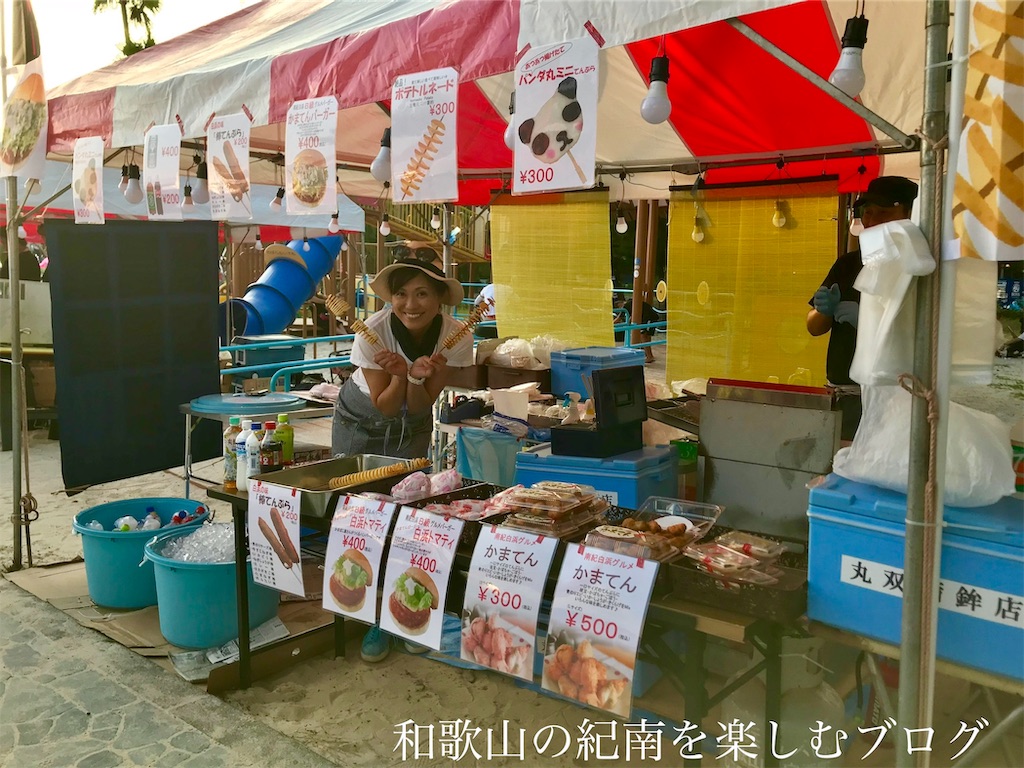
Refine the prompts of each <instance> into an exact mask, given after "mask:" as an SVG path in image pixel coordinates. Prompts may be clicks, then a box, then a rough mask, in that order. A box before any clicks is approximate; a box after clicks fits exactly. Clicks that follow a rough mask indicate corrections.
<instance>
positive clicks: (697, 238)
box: [690, 215, 704, 243]
mask: <svg viewBox="0 0 1024 768" xmlns="http://www.w3.org/2000/svg"><path fill="white" fill-rule="evenodd" d="M690 239H691V240H693V242H695V243H703V242H704V230H703V229H701V228H700V216H696V215H695V216H694V217H693V231H692V232H690Z"/></svg>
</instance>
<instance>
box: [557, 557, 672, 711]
mask: <svg viewBox="0 0 1024 768" xmlns="http://www.w3.org/2000/svg"><path fill="white" fill-rule="evenodd" d="M657 573H658V564H657V563H656V562H654V561H653V560H638V559H637V558H635V557H629V556H627V555H620V554H616V553H614V552H608V551H606V550H603V549H595V548H593V547H584V546H583V545H582V544H580V545H574V546H570V547H569V548H568V549H567V550H566V553H565V559H564V560H563V561H562V570H561V572H560V573H559V574H558V585H557V586H556V587H555V596H554V598H553V600H552V601H551V623H550V624H549V626H548V643H547V651H546V652H545V654H544V676H543V679H542V681H541V685H542V686H543V688H544V689H545V690H548V691H553V692H555V693H560V694H561V695H563V696H566V697H568V698H570V699H574V700H576V701H579V702H581V703H583V704H587V705H589V706H592V707H597V708H598V709H604V710H607V711H609V712H613V713H615V714H617V715H622V716H623V717H626V716H628V715H629V712H630V708H631V706H632V702H633V670H634V668H635V667H636V649H637V645H638V644H639V642H640V634H641V632H642V631H643V627H644V619H645V617H646V616H647V604H648V603H649V602H650V599H651V588H652V587H653V586H654V577H655V576H656V575H657Z"/></svg>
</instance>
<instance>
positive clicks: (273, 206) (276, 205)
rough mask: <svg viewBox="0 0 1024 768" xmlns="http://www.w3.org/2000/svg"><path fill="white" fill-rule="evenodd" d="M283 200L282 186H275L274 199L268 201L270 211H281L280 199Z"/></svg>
mask: <svg viewBox="0 0 1024 768" xmlns="http://www.w3.org/2000/svg"><path fill="white" fill-rule="evenodd" d="M282 200H284V187H278V188H277V194H276V195H274V199H273V200H271V201H270V211H271V213H280V212H281V201H282Z"/></svg>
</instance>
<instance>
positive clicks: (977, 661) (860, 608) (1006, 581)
mask: <svg viewBox="0 0 1024 768" xmlns="http://www.w3.org/2000/svg"><path fill="white" fill-rule="evenodd" d="M906 507H907V500H906V496H904V495H903V494H901V493H896V492H894V491H889V490H885V489H883V488H876V487H875V486H871V485H866V484H863V483H855V482H853V481H851V480H846V479H844V478H842V477H839V476H838V475H834V474H833V475H829V476H828V477H827V478H826V479H825V482H824V483H823V484H822V485H820V486H818V487H817V488H813V489H812V490H811V493H810V509H809V511H808V516H809V517H810V542H809V573H808V582H809V584H808V594H807V615H808V616H809V617H810V618H811V619H813V620H815V621H820V622H822V623H824V624H830V625H832V626H836V627H841V628H843V629H848V630H850V631H852V632H856V633H857V634H859V635H866V636H868V637H873V638H877V639H879V640H883V641H885V642H889V643H897V644H898V643H899V642H900V633H901V630H900V625H901V616H902V609H903V601H902V574H903V551H904V539H905V523H904V520H905V519H906ZM943 517H944V521H945V527H944V529H943V535H942V565H941V570H940V574H941V578H942V587H941V590H940V598H939V622H938V648H937V653H938V656H939V657H940V658H943V659H947V660H949V661H953V662H957V663H961V664H966V665H968V666H971V667H977V668H979V669H985V670H988V671H990V672H995V673H997V674H1001V675H1008V676H1010V677H1014V678H1017V679H1021V678H1024V515H1022V511H1021V502H1020V500H1019V499H1014V498H1012V497H1007V498H1004V499H1002V500H1001V501H999V502H998V503H996V504H993V505H991V506H988V507H976V508H964V507H946V508H945V511H944V514H943Z"/></svg>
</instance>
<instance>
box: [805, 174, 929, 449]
mask: <svg viewBox="0 0 1024 768" xmlns="http://www.w3.org/2000/svg"><path fill="white" fill-rule="evenodd" d="M916 198H917V184H915V183H914V182H912V181H911V180H910V179H905V178H903V177H902V176H879V177H878V178H877V179H874V180H873V181H872V182H871V183H870V184H868V188H867V191H865V192H864V193H863V194H862V195H861V196H860V197H858V198H857V201H856V202H855V203H854V205H853V210H854V214H855V215H856V216H857V217H858V218H860V220H861V222H862V223H863V224H864V228H865V229H867V228H868V227H875V226H878V225H879V224H884V223H886V222H888V221H899V220H900V219H909V218H910V212H911V209H912V208H913V206H914V200H915V199H916ZM861 267H863V264H862V262H861V258H860V251H859V250H857V251H850V252H849V253H845V254H843V255H842V256H840V257H839V258H838V259H837V260H836V262H835V264H833V265H832V268H831V269H830V270H829V272H828V274H827V275H826V276H825V281H824V282H823V283H822V285H821V287H820V288H818V290H817V291H815V292H814V296H812V297H811V300H810V301H809V302H808V304H810V305H811V310H810V311H809V312H808V313H807V332H808V333H810V334H811V335H812V336H822V335H823V334H826V333H830V336H829V339H828V356H827V358H826V363H825V373H826V377H827V378H828V383H829V384H831V385H832V386H834V387H836V388H837V391H838V396H839V407H840V410H841V411H842V415H843V427H842V439H843V440H852V439H853V436H854V435H855V434H856V432H857V425H858V424H860V416H861V401H860V388H859V387H858V386H857V385H856V383H855V382H854V381H853V380H851V379H850V364H851V363H852V362H853V354H854V352H855V351H856V350H857V319H858V315H859V312H860V291H858V290H857V289H856V288H854V287H853V284H854V281H855V280H856V279H857V276H858V275H859V274H860V270H861Z"/></svg>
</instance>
